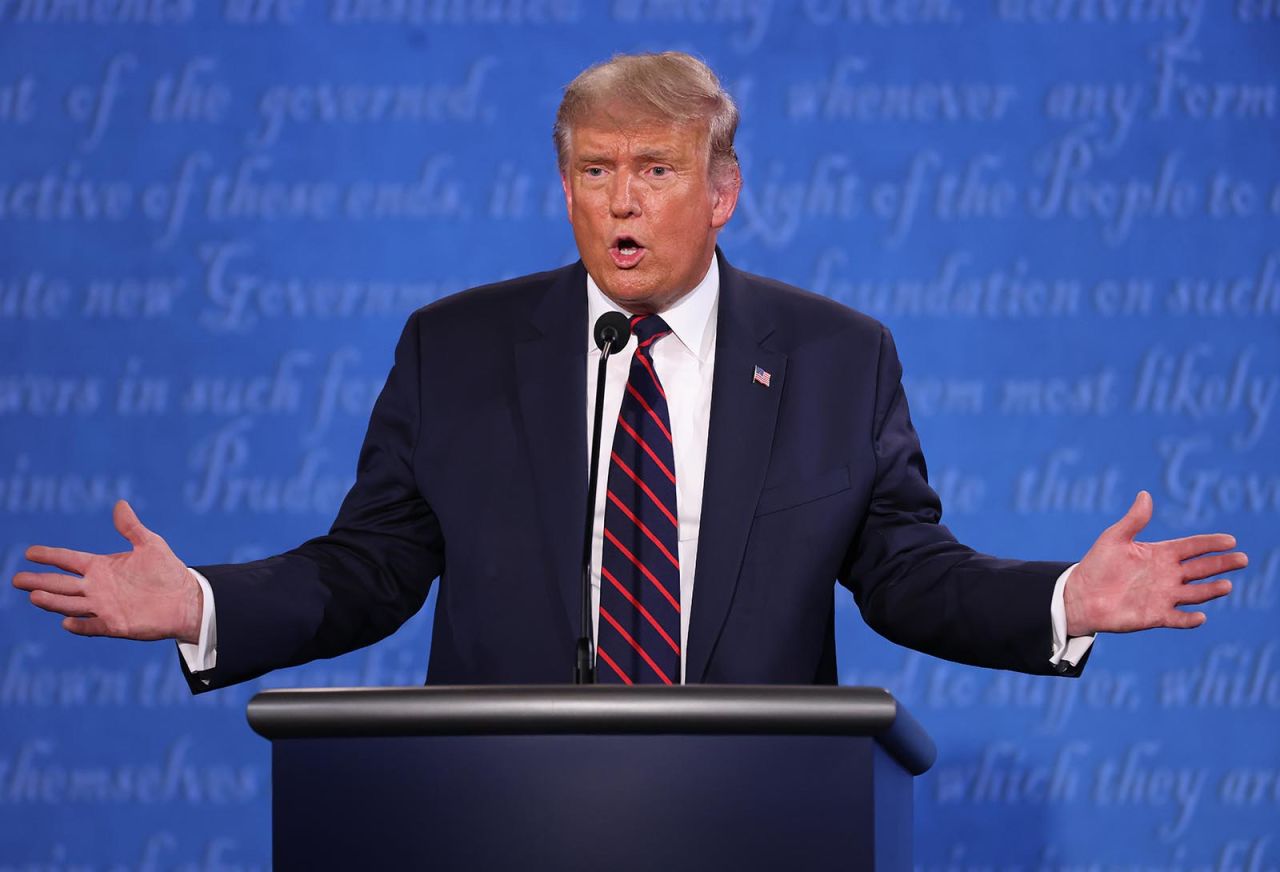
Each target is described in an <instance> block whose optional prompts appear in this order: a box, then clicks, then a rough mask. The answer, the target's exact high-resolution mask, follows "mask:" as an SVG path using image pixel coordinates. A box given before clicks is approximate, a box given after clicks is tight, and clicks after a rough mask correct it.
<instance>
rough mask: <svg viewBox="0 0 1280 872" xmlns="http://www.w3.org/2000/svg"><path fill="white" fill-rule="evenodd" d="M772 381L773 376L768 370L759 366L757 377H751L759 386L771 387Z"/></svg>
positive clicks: (756, 372)
mask: <svg viewBox="0 0 1280 872" xmlns="http://www.w3.org/2000/svg"><path fill="white" fill-rule="evenodd" d="M772 379H773V376H772V375H770V374H769V371H768V370H766V369H761V368H760V367H758V366H757V367H756V371H755V375H753V376H751V381H753V382H755V383H756V384H758V385H764V386H765V387H768V386H769V382H770V381H771V380H772Z"/></svg>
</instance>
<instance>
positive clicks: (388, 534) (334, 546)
mask: <svg viewBox="0 0 1280 872" xmlns="http://www.w3.org/2000/svg"><path fill="white" fill-rule="evenodd" d="M420 341H421V337H420V329H419V322H418V316H417V315H415V316H414V317H412V318H410V320H409V323H408V325H407V326H406V327H405V329H404V332H403V334H402V335H401V337H400V342H399V344H398V345H397V346H396V353H395V363H394V365H393V366H392V369H391V373H390V375H389V376H388V377H387V381H386V384H385V385H384V387H383V389H382V393H381V394H380V395H379V397H378V400H377V402H376V403H375V405H374V409H373V414H372V416H371V417H370V420H369V429H368V432H367V433H366V435H365V440H364V444H363V447H362V448H361V450H360V457H359V462H358V467H357V470H356V482H355V484H354V485H353V486H352V488H351V490H350V491H349V492H348V493H347V496H346V498H345V499H344V500H343V503H342V507H341V508H340V509H339V511H338V516H337V518H336V520H335V521H334V522H333V526H332V528H331V529H330V530H329V533H328V534H327V535H325V536H320V537H318V538H316V539H312V540H310V541H308V542H306V543H304V544H303V545H301V546H299V547H298V548H295V549H294V550H292V551H289V552H286V553H284V554H280V555H277V556H275V557H270V558H267V559H265V560H258V561H254V562H252V563H244V564H237V565H221V566H201V567H196V569H197V570H198V571H199V572H200V573H201V574H203V575H204V576H205V578H207V579H208V580H209V584H210V586H211V587H212V589H213V591H214V603H215V607H216V612H217V625H218V657H217V665H216V667H215V668H214V669H211V670H207V671H204V672H200V673H197V674H195V675H193V674H192V673H191V672H189V671H188V670H187V668H186V666H185V664H183V671H184V673H185V674H186V675H187V680H188V683H189V684H190V686H191V689H192V691H193V692H200V691H203V690H210V689H213V688H217V687H223V686H226V685H229V684H235V683H237V682H240V681H246V680H248V679H251V678H255V677H257V676H259V675H262V674H263V673H265V672H268V671H270V670H273V669H279V668H283V667H286V666H295V665H297V664H300V663H305V662H307V661H310V660H314V659H316V658H320V657H334V656H337V655H339V654H344V653H346V652H348V651H351V650H353V649H356V648H360V647H362V646H364V645H369V644H372V643H373V642H376V641H378V640H379V639H382V638H383V637H385V636H387V635H389V634H390V633H392V632H394V631H395V630H396V629H397V628H398V627H399V626H400V625H401V624H403V623H404V622H405V621H406V620H408V619H409V618H410V617H412V616H413V614H414V613H416V612H417V611H418V609H419V608H421V606H422V603H423V601H424V600H425V599H426V596H427V593H428V591H429V589H430V586H431V582H432V581H433V579H435V578H436V577H437V576H438V575H439V574H440V572H441V571H442V570H443V568H444V541H443V538H442V536H441V531H440V525H439V523H438V521H437V519H436V516H435V515H434V513H433V512H432V511H431V507H430V505H428V503H427V501H426V500H425V499H424V497H423V495H422V494H421V493H420V492H419V489H418V486H417V483H416V481H415V475H414V453H415V447H416V445H417V441H418V437H419V433H420V428H421V426H422V409H421V402H422V399H421V398H422V385H421V379H422V373H421V360H420V348H421V345H420ZM179 661H181V658H179Z"/></svg>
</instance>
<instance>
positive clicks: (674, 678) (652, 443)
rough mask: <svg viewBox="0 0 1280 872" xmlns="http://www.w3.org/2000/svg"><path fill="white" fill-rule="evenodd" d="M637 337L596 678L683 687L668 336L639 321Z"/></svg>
mask: <svg viewBox="0 0 1280 872" xmlns="http://www.w3.org/2000/svg"><path fill="white" fill-rule="evenodd" d="M631 332H632V333H634V334H635V336H636V338H637V339H638V340H639V345H638V346H637V348H636V351H635V355H634V356H633V357H632V358H631V372H630V374H629V375H628V376H627V390H626V393H625V394H624V395H623V398H622V408H621V409H620V410H619V412H618V426H617V430H616V431H615V432H614V436H613V452H612V454H611V456H610V461H609V476H608V492H607V494H606V502H605V510H604V556H603V558H602V560H601V561H600V622H599V641H598V643H597V648H596V651H597V654H598V661H599V662H598V664H597V669H596V674H597V676H598V681H600V683H602V684H609V683H618V682H622V683H625V684H654V683H662V684H679V683H680V555H679V548H678V545H679V539H680V536H679V532H680V524H679V521H678V520H677V518H678V517H679V516H678V515H677V514H676V465H675V456H674V452H673V450H672V446H671V416H670V415H669V414H668V412H667V395H666V392H665V391H663V389H662V383H661V382H660V381H658V372H657V370H656V369H654V366H653V345H654V343H655V342H657V341H658V340H660V339H661V338H662V337H663V336H666V335H667V334H668V333H670V332H671V328H670V327H668V326H667V325H666V323H665V322H664V321H663V320H662V319H661V318H659V317H658V316H657V315H637V316H635V317H633V318H632V319H631Z"/></svg>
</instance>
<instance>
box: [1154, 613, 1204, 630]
mask: <svg viewBox="0 0 1280 872" xmlns="http://www.w3.org/2000/svg"><path fill="white" fill-rule="evenodd" d="M1204 621H1205V617H1204V612H1182V611H1179V610H1178V609H1173V610H1171V611H1170V612H1169V614H1168V615H1167V616H1166V617H1165V622H1164V625H1165V626H1166V627H1172V628H1173V629H1175V630H1194V629H1195V628H1196V627H1198V626H1200V625H1201V624H1203V623H1204Z"/></svg>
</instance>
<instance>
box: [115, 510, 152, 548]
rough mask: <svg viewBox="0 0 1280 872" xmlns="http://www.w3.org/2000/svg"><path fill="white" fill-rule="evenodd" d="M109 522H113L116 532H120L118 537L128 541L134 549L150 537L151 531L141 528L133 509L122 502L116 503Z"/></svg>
mask: <svg viewBox="0 0 1280 872" xmlns="http://www.w3.org/2000/svg"><path fill="white" fill-rule="evenodd" d="M111 520H112V521H114V522H115V525H116V530H118V531H119V532H120V535H121V536H123V537H124V538H126V539H128V540H129V544H131V545H133V546H135V547H136V546H138V545H141V544H142V543H143V542H144V541H145V540H146V538H147V536H149V535H151V531H150V530H148V529H147V528H146V527H144V526H142V522H141V521H139V520H138V516H137V515H136V514H134V512H133V507H132V506H130V505H129V504H128V503H127V502H125V501H124V500H120V501H119V502H117V503H116V507H115V509H114V510H113V511H112V513H111Z"/></svg>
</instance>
